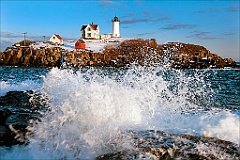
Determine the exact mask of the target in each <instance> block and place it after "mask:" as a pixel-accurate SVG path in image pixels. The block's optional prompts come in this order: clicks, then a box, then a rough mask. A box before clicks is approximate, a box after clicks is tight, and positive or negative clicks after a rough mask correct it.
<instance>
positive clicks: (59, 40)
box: [50, 34, 63, 45]
mask: <svg viewBox="0 0 240 160" xmlns="http://www.w3.org/2000/svg"><path fill="white" fill-rule="evenodd" d="M50 42H53V43H55V44H60V45H63V39H62V37H61V36H59V35H58V34H53V35H52V37H51V38H50Z"/></svg>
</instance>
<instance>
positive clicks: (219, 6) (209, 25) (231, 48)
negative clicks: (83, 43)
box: [0, 0, 240, 61]
mask: <svg viewBox="0 0 240 160" xmlns="http://www.w3.org/2000/svg"><path fill="white" fill-rule="evenodd" d="M0 2H1V30H0V31H1V39H0V40H1V51H3V50H4V49H5V48H6V47H7V46H10V45H12V44H14V43H15V42H17V41H20V40H22V39H23V34H22V33H23V32H27V35H26V36H27V39H30V40H43V38H42V36H47V38H50V36H52V34H54V33H57V34H60V35H61V36H62V37H63V39H64V40H69V39H71V40H74V41H75V40H76V39H78V38H80V29H81V26H82V25H84V24H88V23H92V22H94V23H95V24H98V25H99V27H100V34H104V33H111V20H112V19H113V17H114V16H115V15H116V16H118V18H119V19H120V34H121V36H122V37H126V38H131V37H134V38H135V37H136V38H144V39H148V38H155V39H156V40H157V42H158V43H159V44H163V43H166V42H169V41H171V42H172V41H175V42H184V43H192V44H198V45H202V46H204V47H206V48H207V49H209V50H210V51H211V52H212V53H216V54H218V55H220V56H222V57H230V58H233V59H234V60H236V61H240V57H239V54H240V52H239V1H238V0H228V1H223V0H212V1H195V0H194V1H190V0H188V1H174V0H170V1H153V0H149V1H141V0H131V1H130V0H128V1H127V0H124V1H121V0H118V1H113V0H107V1H106V0H98V1H73V0H70V1H63V0H62V1H57V0H55V1H47V0H41V1H11V0H1V1H0Z"/></svg>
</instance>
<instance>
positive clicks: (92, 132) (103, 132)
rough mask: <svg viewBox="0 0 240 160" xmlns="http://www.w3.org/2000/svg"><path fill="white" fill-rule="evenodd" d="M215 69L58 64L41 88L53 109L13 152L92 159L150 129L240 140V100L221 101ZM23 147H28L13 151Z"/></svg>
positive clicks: (31, 156)
mask: <svg viewBox="0 0 240 160" xmlns="http://www.w3.org/2000/svg"><path fill="white" fill-rule="evenodd" d="M216 74H218V73H212V71H210V70H188V71H183V70H175V69H170V68H165V67H164V66H163V67H140V66H131V67H130V68H127V69H126V68H125V69H114V68H110V69H109V68H83V69H79V70H72V69H57V68H53V69H51V70H50V71H49V72H48V73H47V74H46V76H44V77H43V82H42V85H41V86H40V87H39V88H37V89H36V91H37V92H40V93H41V94H43V95H46V96H47V97H48V98H49V105H50V111H49V112H46V113H43V117H42V118H41V122H39V123H37V122H32V126H31V127H29V129H31V130H32V131H34V134H33V135H31V136H29V141H30V144H29V145H27V146H25V147H13V149H12V150H11V151H9V153H11V154H9V155H11V156H13V157H14V156H15V157H19V156H23V157H25V158H26V155H27V156H28V158H29V159H38V158H39V157H41V158H43V159H64V158H66V159H71V158H79V159H94V158H95V157H96V156H98V155H102V154H105V153H111V152H116V151H121V150H125V149H132V148H134V147H133V144H132V143H133V140H132V139H131V132H130V131H146V130H149V129H153V130H163V131H167V132H170V133H187V134H192V135H199V136H212V137H217V138H220V139H224V140H229V141H232V142H234V143H239V134H238V133H239V115H238V109H239V100H238V101H236V103H235V105H234V106H231V104H230V105H229V106H223V105H221V104H219V103H218V101H217V100H218V98H219V97H218V96H217V95H218V88H219V86H218V85H216V83H214V81H213V78H212V77H216ZM236 92H237V91H236ZM235 98H237V97H235ZM236 111H237V112H236ZM236 113H237V114H236ZM226 128H227V129H226ZM19 152H21V153H24V154H23V155H21V154H14V153H19ZM5 156H6V157H7V156H8V154H6V155H5Z"/></svg>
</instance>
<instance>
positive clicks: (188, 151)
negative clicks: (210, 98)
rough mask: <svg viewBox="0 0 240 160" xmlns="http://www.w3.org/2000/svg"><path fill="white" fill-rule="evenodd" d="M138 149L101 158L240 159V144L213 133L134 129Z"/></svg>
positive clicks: (135, 145)
mask: <svg viewBox="0 0 240 160" xmlns="http://www.w3.org/2000/svg"><path fill="white" fill-rule="evenodd" d="M131 134H132V137H133V142H132V144H134V147H135V149H132V150H124V151H119V152H114V153H108V154H104V155H100V156H98V157H96V159H98V160H102V159H105V160H106V159H109V160H110V159H160V160H165V159H239V158H240V147H239V145H237V144H234V143H232V142H229V141H224V140H220V139H217V138H212V137H198V136H192V135H185V134H169V133H166V132H163V131H153V130H150V131H142V132H131Z"/></svg>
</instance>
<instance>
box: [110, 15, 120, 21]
mask: <svg viewBox="0 0 240 160" xmlns="http://www.w3.org/2000/svg"><path fill="white" fill-rule="evenodd" d="M112 21H113V22H120V20H119V19H118V17H117V16H115V17H114V18H113V20H112Z"/></svg>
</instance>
